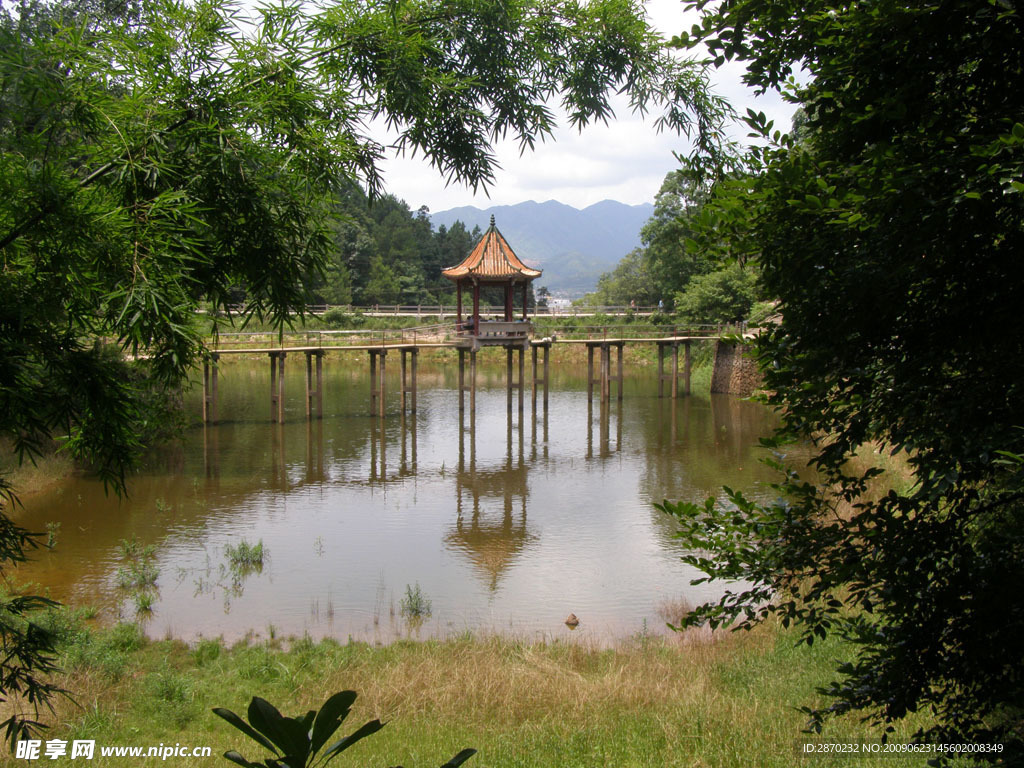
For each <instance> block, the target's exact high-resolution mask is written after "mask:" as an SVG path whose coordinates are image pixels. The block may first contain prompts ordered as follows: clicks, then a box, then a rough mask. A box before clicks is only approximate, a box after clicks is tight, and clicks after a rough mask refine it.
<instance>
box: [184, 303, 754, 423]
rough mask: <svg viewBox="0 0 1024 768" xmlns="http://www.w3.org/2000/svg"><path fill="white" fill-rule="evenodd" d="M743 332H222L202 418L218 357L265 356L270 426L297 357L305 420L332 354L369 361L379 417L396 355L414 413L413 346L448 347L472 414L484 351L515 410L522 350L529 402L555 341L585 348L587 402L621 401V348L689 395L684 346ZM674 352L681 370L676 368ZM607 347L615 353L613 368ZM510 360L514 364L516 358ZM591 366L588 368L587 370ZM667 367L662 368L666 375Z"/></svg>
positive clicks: (672, 391)
mask: <svg viewBox="0 0 1024 768" xmlns="http://www.w3.org/2000/svg"><path fill="white" fill-rule="evenodd" d="M743 330H744V329H743V328H740V327H732V326H721V325H715V326H711V325H705V326H690V327H686V328H683V327H670V328H667V327H665V326H600V327H585V328H575V329H567V331H566V333H564V334H563V335H560V336H558V337H555V336H549V337H543V338H539V339H538V338H532V337H531V331H532V328H531V324H530V323H528V322H520V321H513V322H506V321H482V322H481V323H480V324H479V327H478V328H475V329H473V330H466V329H463V328H460V327H458V326H453V325H452V324H450V323H446V324H444V325H434V326H420V327H417V328H405V329H388V330H372V331H370V330H368V331H294V332H285V333H273V332H268V333H227V334H220V335H219V336H217V337H216V339H215V340H214V342H213V344H212V345H211V346H210V349H209V353H208V356H207V359H206V360H205V361H204V363H203V421H204V422H205V423H208V424H212V423H216V422H217V421H218V393H217V389H218V362H219V360H220V358H221V357H222V356H224V355H267V356H268V358H269V360H270V412H271V421H274V422H283V421H284V402H285V399H284V392H285V360H286V358H287V357H288V356H289V355H292V356H298V355H302V356H303V357H304V362H305V410H306V416H307V418H322V416H323V358H324V355H326V354H329V353H334V352H338V353H341V352H365V353H367V355H368V358H369V375H370V387H369V388H370V412H371V414H373V415H375V416H380V417H382V418H383V416H384V396H385V391H386V390H385V372H386V365H387V356H388V353H397V354H398V355H399V356H400V365H401V409H402V412H403V413H404V412H405V411H406V409H409V410H411V411H413V412H415V411H416V368H417V358H418V354H419V351H420V350H421V349H454V350H456V351H457V352H458V358H459V374H458V380H459V383H458V389H459V411H460V412H462V411H464V410H465V408H466V399H467V398H466V395H467V393H468V395H469V397H468V399H469V410H470V411H471V412H473V411H475V410H476V379H477V376H476V356H477V353H478V352H479V350H480V349H481V348H482V347H484V346H500V347H502V348H504V349H505V352H506V378H505V381H506V393H507V403H508V410H509V411H511V410H512V403H513V399H514V398H513V393H517V394H518V408H519V411H520V412H522V410H523V407H524V397H525V390H526V379H525V373H526V371H525V353H526V350H527V349H529V350H530V356H531V365H532V372H531V377H530V390H531V395H532V405H533V408H534V410H535V411H536V409H537V401H538V397H541V399H542V403H543V408H544V410H545V411H546V410H547V408H548V384H549V380H550V378H549V372H550V353H551V347H552V346H553V345H555V344H566V345H572V344H575V345H585V346H586V347H587V398H588V401H593V399H594V391H595V389H596V390H597V391H598V393H599V397H600V399H601V401H602V402H606V401H609V400H610V399H611V398H612V389H613V385H614V388H615V396H616V399H618V400H621V399H622V392H623V388H622V383H623V348H624V347H625V345H626V344H655V345H657V348H658V396H659V397H664V396H665V388H666V387H665V385H666V384H668V385H669V389H668V392H669V396H670V397H673V398H675V397H678V396H679V394H680V381H681V383H682V391H683V394H685V395H689V394H690V369H691V344H692V343H693V342H699V341H718V340H720V339H722V338H723V336H725V335H735V334H737V333H742V332H743ZM680 347H682V363H683V366H682V370H680V366H679V363H680ZM612 350H614V351H615V364H614V370H613V361H612ZM517 356H518V360H516V357H517ZM595 363H596V365H595ZM666 368H667V370H666Z"/></svg>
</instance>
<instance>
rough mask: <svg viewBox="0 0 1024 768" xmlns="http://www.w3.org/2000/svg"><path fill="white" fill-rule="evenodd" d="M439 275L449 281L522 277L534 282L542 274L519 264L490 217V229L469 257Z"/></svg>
mask: <svg viewBox="0 0 1024 768" xmlns="http://www.w3.org/2000/svg"><path fill="white" fill-rule="evenodd" d="M441 274H442V275H444V276H445V277H447V278H448V279H449V280H458V279H459V278H462V277H480V278H483V279H485V280H501V279H506V280H508V279H512V278H516V277H524V278H526V279H527V280H533V279H534V278H535V277H540V276H541V270H539V269H530V268H529V267H528V266H526V265H525V264H523V262H521V261H520V260H519V257H518V256H516V254H515V251H513V250H512V248H511V247H510V246H509V244H508V241H507V240H505V238H504V236H503V235H502V234H501V232H499V231H498V228H497V227H496V226H494V217H493V216H491V226H490V228H489V229H488V230H487V232H485V233H484V236H483V237H482V238H480V242H479V243H477V244H476V247H475V248H474V249H473V250H472V252H470V254H469V256H467V257H466V259H465V260H464V261H463V262H462V263H461V264H459V265H458V266H455V267H448V268H447V269H445V270H442V271H441Z"/></svg>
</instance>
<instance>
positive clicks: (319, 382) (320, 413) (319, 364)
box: [306, 350, 324, 419]
mask: <svg viewBox="0 0 1024 768" xmlns="http://www.w3.org/2000/svg"><path fill="white" fill-rule="evenodd" d="M314 357H315V358H316V377H315V378H314V366H313V358H314ZM323 386H324V353H323V351H322V350H317V351H316V352H307V353H306V418H307V419H312V418H313V417H314V415H315V416H316V418H318V419H322V418H323V417H324V396H323Z"/></svg>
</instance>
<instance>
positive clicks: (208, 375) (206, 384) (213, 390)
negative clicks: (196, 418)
mask: <svg viewBox="0 0 1024 768" xmlns="http://www.w3.org/2000/svg"><path fill="white" fill-rule="evenodd" d="M219 359H220V356H219V355H217V354H216V353H214V354H211V355H210V359H209V360H204V361H203V423H204V424H216V423H217V361H218V360H219Z"/></svg>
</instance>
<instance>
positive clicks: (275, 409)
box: [268, 352, 287, 424]
mask: <svg viewBox="0 0 1024 768" xmlns="http://www.w3.org/2000/svg"><path fill="white" fill-rule="evenodd" d="M268 355H269V356H270V420H271V421H272V422H276V423H278V424H284V359H285V357H286V356H287V353H285V352H269V353H268Z"/></svg>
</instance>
